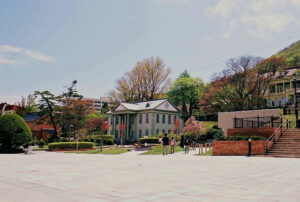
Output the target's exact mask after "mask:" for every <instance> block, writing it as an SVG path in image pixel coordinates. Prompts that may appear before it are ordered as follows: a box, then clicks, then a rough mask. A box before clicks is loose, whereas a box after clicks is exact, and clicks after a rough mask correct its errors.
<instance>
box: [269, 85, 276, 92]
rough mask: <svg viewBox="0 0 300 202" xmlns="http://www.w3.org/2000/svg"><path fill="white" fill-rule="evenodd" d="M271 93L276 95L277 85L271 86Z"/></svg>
mask: <svg viewBox="0 0 300 202" xmlns="http://www.w3.org/2000/svg"><path fill="white" fill-rule="evenodd" d="M270 93H275V85H271V86H270Z"/></svg>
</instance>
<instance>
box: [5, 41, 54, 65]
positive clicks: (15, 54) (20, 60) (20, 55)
mask: <svg viewBox="0 0 300 202" xmlns="http://www.w3.org/2000/svg"><path fill="white" fill-rule="evenodd" d="M33 61H40V62H53V61H54V59H53V58H52V57H50V56H47V55H45V54H43V53H41V52H38V51H33V50H29V49H25V48H21V47H16V46H10V45H0V65H1V64H4V65H25V64H29V63H31V62H33Z"/></svg>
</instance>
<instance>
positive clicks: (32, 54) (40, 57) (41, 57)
mask: <svg viewBox="0 0 300 202" xmlns="http://www.w3.org/2000/svg"><path fill="white" fill-rule="evenodd" d="M24 53H25V55H27V56H28V57H30V58H32V59H36V60H39V61H43V62H53V61H54V59H53V58H52V57H50V56H47V55H44V54H43V53H40V52H37V51H31V50H24Z"/></svg>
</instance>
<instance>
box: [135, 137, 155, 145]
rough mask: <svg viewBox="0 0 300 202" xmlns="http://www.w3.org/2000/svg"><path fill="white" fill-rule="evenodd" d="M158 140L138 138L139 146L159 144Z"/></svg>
mask: <svg viewBox="0 0 300 202" xmlns="http://www.w3.org/2000/svg"><path fill="white" fill-rule="evenodd" d="M158 140H159V138H158V137H147V138H139V143H140V144H145V143H148V144H159V141H158Z"/></svg>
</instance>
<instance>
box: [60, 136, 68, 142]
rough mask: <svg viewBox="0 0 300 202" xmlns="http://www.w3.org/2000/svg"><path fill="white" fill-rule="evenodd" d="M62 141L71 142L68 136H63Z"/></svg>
mask: <svg viewBox="0 0 300 202" xmlns="http://www.w3.org/2000/svg"><path fill="white" fill-rule="evenodd" d="M61 142H70V141H69V140H68V138H65V137H64V138H61Z"/></svg>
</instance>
